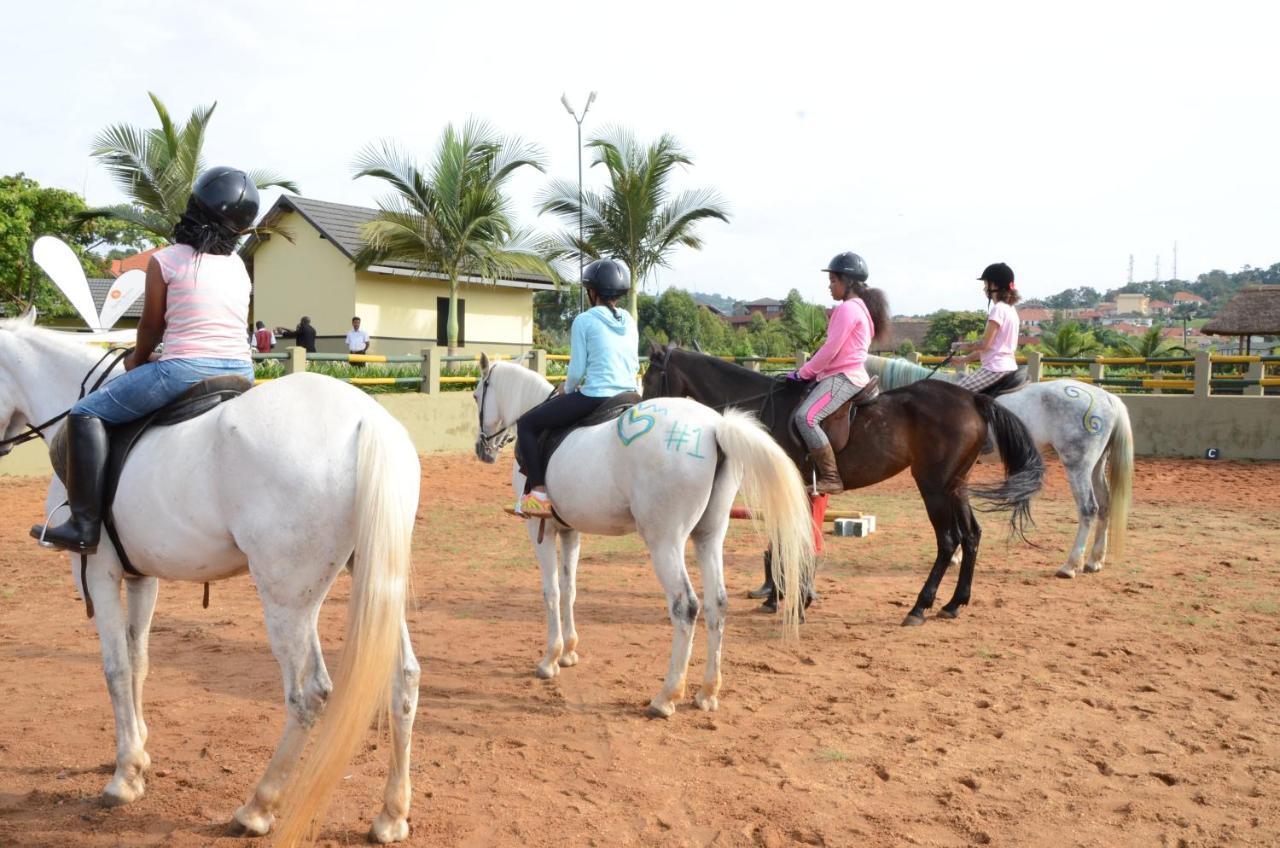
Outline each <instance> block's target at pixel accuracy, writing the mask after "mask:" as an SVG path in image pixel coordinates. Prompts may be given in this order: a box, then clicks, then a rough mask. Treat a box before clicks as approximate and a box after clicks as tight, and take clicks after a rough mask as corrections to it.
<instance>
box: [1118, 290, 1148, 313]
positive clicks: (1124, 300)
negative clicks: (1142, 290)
mask: <svg viewBox="0 0 1280 848" xmlns="http://www.w3.org/2000/svg"><path fill="white" fill-rule="evenodd" d="M1149 310H1150V298H1148V297H1147V296H1146V295H1145V294H1118V295H1116V314H1118V315H1146V314H1147V312H1148V311H1149Z"/></svg>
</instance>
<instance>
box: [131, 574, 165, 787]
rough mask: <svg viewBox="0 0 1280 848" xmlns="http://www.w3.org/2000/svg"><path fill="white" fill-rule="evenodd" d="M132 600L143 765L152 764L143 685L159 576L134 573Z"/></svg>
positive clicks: (135, 685)
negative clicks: (148, 743)
mask: <svg viewBox="0 0 1280 848" xmlns="http://www.w3.org/2000/svg"><path fill="white" fill-rule="evenodd" d="M124 585H125V589H126V594H127V597H128V601H129V629H128V631H127V632H126V634H125V636H126V639H127V640H128V643H129V667H130V670H131V671H132V673H133V714H134V716H135V717H136V720H137V723H138V736H139V738H140V739H141V740H142V745H143V751H142V759H143V763H144V765H143V768H144V769H146V768H147V767H148V766H150V764H151V758H150V757H149V756H147V752H146V744H147V723H146V721H144V720H143V718H142V687H143V684H144V683H146V680H147V671H148V670H149V669H150V667H151V661H150V659H149V656H148V648H149V645H150V642H151V617H152V615H153V614H154V613H155V611H156V596H157V595H158V594H159V592H160V581H159V580H158V579H156V578H155V577H134V578H129V579H126V580H125V581H124Z"/></svg>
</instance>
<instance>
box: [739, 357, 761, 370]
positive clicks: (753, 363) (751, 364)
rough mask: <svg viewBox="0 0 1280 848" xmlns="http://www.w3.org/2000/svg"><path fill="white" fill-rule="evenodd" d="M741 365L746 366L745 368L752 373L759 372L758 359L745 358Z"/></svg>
mask: <svg viewBox="0 0 1280 848" xmlns="http://www.w3.org/2000/svg"><path fill="white" fill-rule="evenodd" d="M742 364H743V365H745V366H747V368H749V369H751V370H752V371H757V372H758V371H759V370H760V357H758V356H749V357H747V358H746V360H745V361H743V363H742Z"/></svg>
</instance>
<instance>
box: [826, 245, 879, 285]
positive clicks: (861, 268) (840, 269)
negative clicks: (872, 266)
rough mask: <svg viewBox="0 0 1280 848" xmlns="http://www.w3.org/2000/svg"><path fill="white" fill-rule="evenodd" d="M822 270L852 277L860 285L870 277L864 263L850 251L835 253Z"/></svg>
mask: <svg viewBox="0 0 1280 848" xmlns="http://www.w3.org/2000/svg"><path fill="white" fill-rule="evenodd" d="M822 270H823V271H829V272H832V273H835V274H843V275H845V276H846V277H853V278H854V279H855V280H857V281H858V282H860V283H865V282H866V281H867V277H870V276H871V272H870V271H868V270H867V263H866V261H865V260H864V259H863V258H862V257H861V256H859V255H858V254H856V253H854V252H853V251H852V250H846V251H845V252H844V253H837V254H836V255H835V256H834V257H833V258H832V260H831V261H830V262H828V263H827V267H825V268H823V269H822Z"/></svg>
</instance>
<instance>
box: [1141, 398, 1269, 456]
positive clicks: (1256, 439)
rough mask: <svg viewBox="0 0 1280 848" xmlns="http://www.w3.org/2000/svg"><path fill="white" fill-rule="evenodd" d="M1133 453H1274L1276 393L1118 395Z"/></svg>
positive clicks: (1199, 454)
mask: <svg viewBox="0 0 1280 848" xmlns="http://www.w3.org/2000/svg"><path fill="white" fill-rule="evenodd" d="M1118 397H1119V398H1120V399H1121V400H1123V401H1124V405H1125V406H1126V407H1127V408H1128V410H1129V420H1130V422H1131V423H1132V425H1133V450H1134V453H1135V454H1137V455H1138V456H1175V457H1176V456H1182V457H1196V458H1203V457H1204V455H1205V451H1206V450H1208V449H1209V448H1217V449H1218V451H1219V455H1220V457H1221V458H1222V459H1280V398H1275V397H1227V396H1222V395H1218V396H1211V397H1207V398H1201V397H1191V396H1186V395H1179V396H1170V395H1118Z"/></svg>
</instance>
